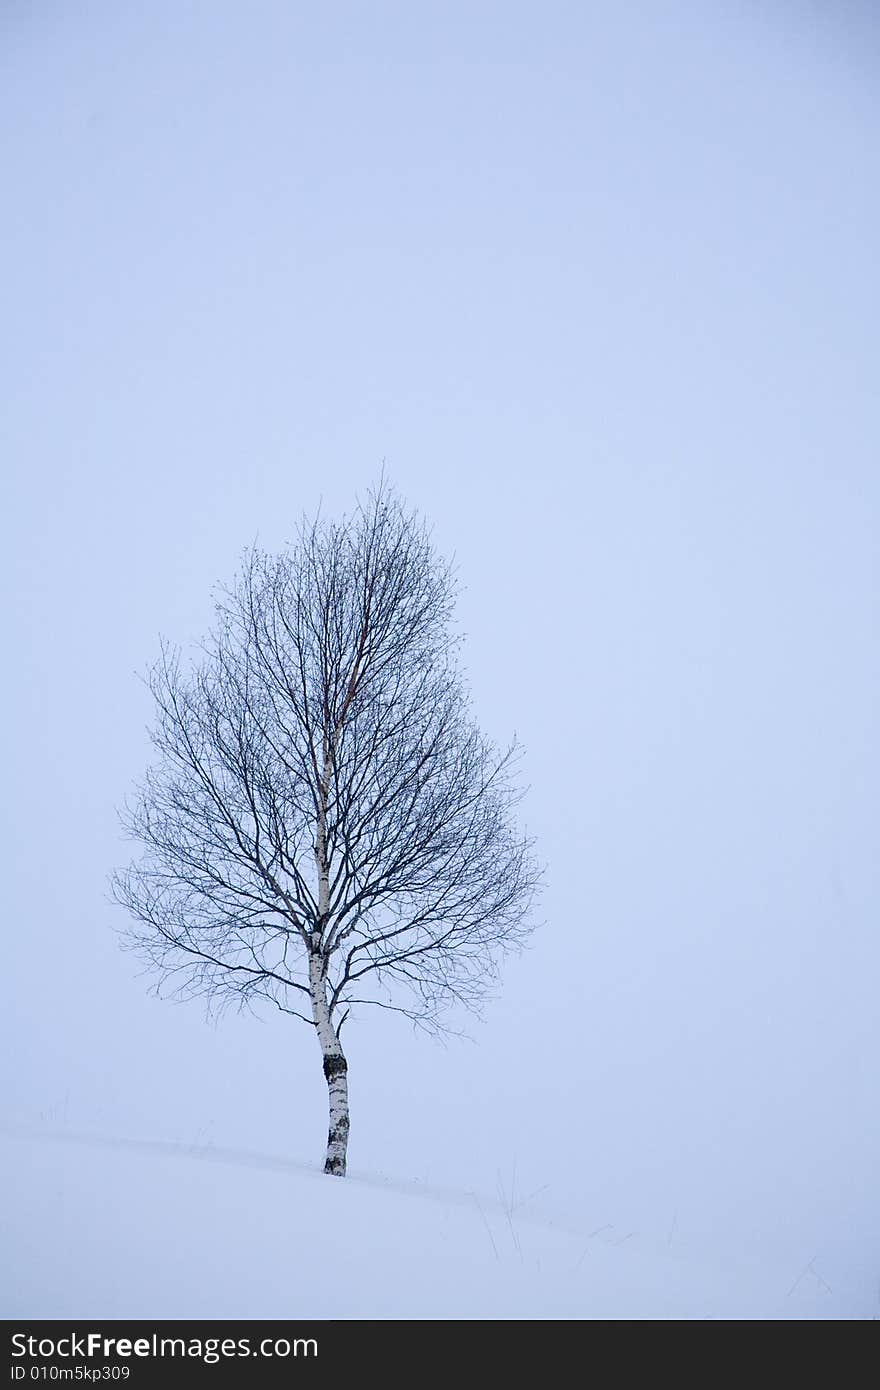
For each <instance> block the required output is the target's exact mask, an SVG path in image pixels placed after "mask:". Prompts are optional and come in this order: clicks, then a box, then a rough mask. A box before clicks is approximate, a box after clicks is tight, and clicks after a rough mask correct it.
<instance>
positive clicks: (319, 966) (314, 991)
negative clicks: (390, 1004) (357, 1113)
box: [309, 952, 349, 1178]
mask: <svg viewBox="0 0 880 1390" xmlns="http://www.w3.org/2000/svg"><path fill="white" fill-rule="evenodd" d="M309 989H310V992H311V996H312V1016H313V1017H314V1020H315V1029H316V1031H317V1034H318V1044H319V1046H320V1048H321V1055H322V1056H323V1058H324V1076H325V1078H326V1081H327V1090H328V1092H329V1099H330V1126H329V1130H328V1133H327V1156H326V1159H325V1161H324V1172H325V1173H332V1174H333V1175H334V1176H335V1177H338V1178H344V1177H345V1162H346V1152H347V1150H348V1130H349V1115H348V1063H347V1062H346V1060H345V1053H344V1052H343V1051H342V1045H341V1043H340V1041H339V1038H338V1037H337V1035H336V1029H335V1028H334V1027H333V1023H332V1021H331V1019H330V1010H329V1008H328V1006H327V987H326V983H325V978H324V966H323V960H322V957H321V956H320V954H319V953H317V952H312V953H310V955H309Z"/></svg>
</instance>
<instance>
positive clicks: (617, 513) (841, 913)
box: [0, 0, 880, 1274]
mask: <svg viewBox="0 0 880 1390" xmlns="http://www.w3.org/2000/svg"><path fill="white" fill-rule="evenodd" d="M829 11H830V13H829ZM878 76H880V36H878V23H877V15H876V11H874V13H873V14H872V6H870V5H868V4H864V5H859V4H856V3H842V4H840V5H835V6H830V7H829V6H823V5H820V4H810V3H807V0H803V3H801V0H788V3H783V2H782V0H780V3H766V4H761V5H758V4H748V3H733V0H731V3H726V4H720V3H719V4H715V3H705V2H704V3H693V4H683V3H670V4H666V5H658V4H652V3H647V0H645V2H644V3H634V2H632V3H621V4H615V5H609V4H606V3H601V4H600V3H595V4H593V3H570V4H561V3H542V4H537V3H519V4H517V3H504V4H501V3H493V4H486V3H479V0H477V2H476V3H474V2H473V0H470V2H469V3H443V4H440V3H436V4H435V3H426V2H425V0H419V3H407V4H403V3H401V4H383V3H363V4H352V3H341V4H334V5H319V4H311V5H307V4H299V3H293V2H292V0H291V2H290V3H281V0H278V3H272V0H256V3H250V4H247V5H245V4H234V3H218V0H213V2H212V3H207V2H206V3H182V2H181V0H156V3H152V4H149V5H144V4H137V3H133V0H122V2H120V0H115V2H114V3H100V0H95V3H90V4H86V3H82V4H77V3H54V4H53V3H44V4H36V5H35V4H25V3H23V2H20V3H15V0H13V2H12V3H10V0H7V3H5V4H4V5H3V6H2V13H0V131H2V136H0V138H2V142H3V152H2V170H0V172H2V199H3V216H2V233H0V235H2V241H3V255H2V270H0V276H2V302H3V322H4V332H3V334H2V339H0V359H2V362H0V365H2V387H0V393H2V408H0V437H2V453H3V461H4V472H5V473H6V474H7V480H6V483H5V484H4V488H5V489H9V491H8V493H7V496H8V499H9V500H8V505H6V506H5V507H4V513H5V521H6V538H5V541H4V546H3V560H4V562H5V564H7V565H8V566H9V570H8V579H7V583H6V595H7V604H6V607H7V617H8V619H9V624H8V628H7V631H8V637H7V656H8V658H9V659H8V663H6V669H7V674H6V677H5V680H4V681H3V684H2V695H0V699H2V706H3V708H2V727H3V731H4V735H5V739H6V742H7V747H6V751H5V754H4V759H3V762H4V771H5V779H6V795H5V796H4V798H3V810H4V816H5V832H4V845H5V847H6V850H7V856H8V860H7V862H8V867H7V872H6V883H5V888H6V891H5V893H4V914H3V915H4V948H3V969H2V971H0V991H2V1032H3V1043H4V1045H3V1047H2V1054H3V1063H2V1066H3V1072H4V1082H3V1084H4V1091H5V1094H6V1095H7V1096H8V1099H7V1100H6V1101H5V1102H4V1110H5V1113H6V1114H7V1117H8V1119H9V1121H10V1122H11V1123H19V1124H37V1123H39V1124H44V1125H45V1126H47V1127H49V1128H54V1129H63V1128H68V1129H74V1130H83V1131H89V1132H93V1133H102V1134H106V1135H114V1136H140V1137H152V1138H161V1139H169V1140H181V1141H185V1142H188V1143H192V1142H208V1141H212V1142H215V1143H217V1144H233V1145H238V1146H241V1147H248V1148H253V1149H255V1150H258V1151H260V1152H263V1153H278V1154H285V1153H287V1154H290V1155H291V1156H292V1157H295V1158H299V1159H302V1158H305V1159H311V1158H314V1159H316V1160H317V1159H318V1158H319V1157H320V1156H321V1152H322V1144H323V1139H324V1133H325V1104H326V1093H325V1090H324V1082H323V1078H322V1076H321V1073H320V1066H319V1055H318V1051H317V1048H316V1046H315V1042H314V1039H313V1037H311V1036H310V1034H309V1032H308V1030H307V1029H305V1028H304V1027H303V1026H302V1025H300V1024H297V1023H296V1022H295V1021H292V1020H284V1019H281V1018H279V1017H275V1018H271V1017H266V1018H265V1019H264V1020H263V1021H259V1020H253V1019H231V1020H229V1021H226V1022H223V1023H221V1024H220V1025H219V1026H217V1027H215V1026H213V1025H211V1026H208V1025H206V1024H205V1022H204V1020H203V1017H202V1013H201V1009H200V1006H199V1005H198V1004H189V1005H186V1004H173V1003H167V1002H161V1001H157V1000H155V999H153V998H151V997H149V995H148V992H147V985H146V982H145V981H144V980H143V979H141V978H139V977H138V975H137V968H138V967H137V964H136V962H135V961H134V960H133V959H132V958H131V957H130V956H126V955H124V954H123V953H121V952H120V951H119V949H118V946H117V943H116V940H115V938H114V928H115V927H119V926H121V925H122V922H121V920H120V916H119V910H118V909H116V908H114V907H113V906H111V904H110V903H109V901H108V899H107V889H106V876H107V873H108V871H109V870H110V869H111V868H112V867H113V866H114V865H115V864H117V863H119V862H120V861H123V860H124V859H125V858H126V856H127V854H128V849H127V847H126V846H125V845H124V844H123V843H121V841H120V838H119V831H118V827H117V821H116V812H115V807H116V806H117V805H118V804H119V803H120V802H121V800H122V798H123V797H124V795H125V793H126V791H127V790H128V789H129V787H130V786H131V784H132V783H133V782H134V781H135V780H136V779H137V777H138V776H139V775H140V773H141V771H142V769H143V766H144V764H145V761H146V758H147V754H148V748H147V741H146V736H145V732H144V729H145V725H146V722H147V719H148V717H149V707H148V703H147V697H146V695H145V692H144V690H143V688H142V687H141V685H140V684H139V683H138V680H137V678H136V674H135V673H136V672H137V671H142V670H143V669H144V667H145V666H146V665H147V663H148V662H149V661H150V660H151V659H152V658H153V657H154V655H155V654H156V651H157V647H158V640H159V634H160V633H162V634H165V635H166V636H168V637H169V638H171V639H172V640H175V641H180V642H183V643H186V642H187V641H189V640H190V639H192V638H196V637H198V636H199V634H200V633H201V632H202V631H203V630H204V628H205V627H206V625H207V623H208V622H209V621H210V613H211V589H212V586H213V585H214V584H215V583H216V582H218V581H222V580H224V579H228V578H229V577H230V576H231V575H232V573H233V572H234V570H235V567H236V564H237V560H238V556H239V554H240V551H241V549H242V547H243V546H245V545H246V544H247V543H248V542H250V541H251V540H253V539H254V537H257V536H258V537H259V539H260V541H261V543H262V544H264V545H266V546H268V547H277V546H280V545H281V544H283V543H284V542H285V541H286V540H287V539H288V538H289V537H290V536H291V535H292V533H293V531H294V528H295V524H296V520H297V518H298V516H299V515H300V513H301V511H302V510H303V509H305V510H306V511H309V512H311V511H313V510H314V509H315V508H316V507H317V505H318V504H319V502H323V506H324V508H325V510H327V511H328V512H336V511H339V510H342V509H344V508H346V507H348V506H350V505H351V503H352V501H353V499H354V496H355V494H356V493H358V492H363V491H364V490H365V489H366V487H367V486H368V485H369V484H370V483H371V482H372V481H373V480H375V478H376V477H377V474H378V471H379V468H380V466H381V462H382V460H383V459H384V460H385V461H386V467H387V471H388V473H389V475H390V477H391V479H392V480H393V481H394V483H395V484H396V485H397V487H398V488H399V489H400V490H401V492H402V493H403V494H404V496H405V497H406V498H407V499H408V500H409V501H410V502H411V503H412V504H414V505H415V506H417V507H418V508H419V509H420V510H422V511H423V512H424V513H425V514H426V515H427V517H428V518H429V519H430V520H431V521H432V522H433V523H434V525H435V534H436V539H437V543H438V546H440V548H441V549H442V550H444V551H445V552H447V553H454V554H455V555H456V557H457V560H458V563H459V566H460V571H461V577H462V580H463V582H464V584H465V585H466V592H465V594H464V596H463V599H462V603H461V609H460V616H461V619H462V622H463V625H464V627H465V629H466V631H467V633H468V638H469V640H468V645H467V649H466V656H465V659H466V663H467V666H468V669H469V672H470V677H471V681H472V688H473V695H474V701H475V706H476V710H477V713H478V716H479V718H480V721H481V722H482V724H483V726H484V727H485V728H486V730H487V732H489V733H491V734H493V735H494V736H496V737H497V738H498V739H500V740H503V739H505V738H506V737H507V736H508V735H509V734H510V733H511V732H513V731H514V730H515V731H516V733H517V734H518V735H519V737H520V739H521V740H522V742H523V743H524V745H525V748H526V754H527V757H526V763H525V774H526V777H527V780H528V782H529V784H530V791H529V794H528V796H527V799H526V801H525V803H524V806H523V815H524V817H525V819H526V821H527V824H528V827H529V829H530V830H531V831H532V832H533V833H534V834H535V835H536V836H537V837H538V842H539V848H540V853H541V855H542V857H543V858H544V859H545V860H546V862H547V865H548V871H547V885H548V886H547V892H546V894H545V898H544V903H543V908H542V911H543V915H544V919H545V924H544V926H543V927H542V929H541V931H540V932H539V933H538V934H537V935H536V937H535V938H534V946H533V948H532V950H531V951H530V952H529V953H528V954H527V955H526V956H525V957H524V958H523V959H521V960H520V961H518V962H516V963H515V964H514V965H512V966H511V967H510V968H509V970H508V971H507V974H506V980H505V987H504V990H503V993H502V995H501V997H500V998H499V1000H498V1002H497V1003H495V1004H494V1005H493V1006H492V1007H490V1008H489V1010H488V1011H487V1013H486V1018H485V1022H484V1023H483V1024H482V1025H478V1026H477V1027H476V1028H475V1030H474V1034H473V1036H474V1039H475V1041H474V1042H473V1043H458V1042H455V1043H452V1044H450V1045H449V1046H447V1047H446V1048H444V1047H442V1046H438V1045H436V1044H434V1043H431V1042H429V1041H425V1040H419V1039H418V1038H415V1039H414V1038H413V1036H412V1034H411V1033H410V1031H409V1029H408V1027H407V1025H406V1024H403V1023H400V1022H398V1021H397V1020H393V1019H385V1018H382V1017H378V1018H376V1019H373V1018H369V1017H366V1018H364V1019H363V1020H362V1022H361V1023H360V1024H359V1025H358V1026H357V1027H354V1026H352V1025H350V1027H351V1033H350V1037H349V1044H348V1045H349V1051H350V1058H351V1086H352V1107H353V1120H352V1125H353V1128H352V1144H351V1155H350V1156H351V1162H352V1166H353V1168H354V1169H355V1170H358V1169H362V1170H363V1169H370V1170H377V1169H379V1170H383V1171H386V1172H389V1173H396V1174H399V1175H401V1176H405V1177H421V1178H425V1179H432V1180H434V1181H437V1182H445V1183H448V1184H451V1185H457V1186H460V1187H468V1186H474V1187H482V1188H484V1189H486V1188H488V1189H489V1190H491V1189H492V1188H493V1187H494V1185H495V1183H496V1177H497V1173H498V1172H499V1170H501V1171H502V1172H503V1173H505V1174H506V1175H507V1177H508V1179H509V1177H510V1173H511V1169H512V1166H513V1165H514V1164H516V1167H517V1172H518V1175H519V1176H518V1178H517V1182H518V1183H520V1184H521V1185H522V1187H523V1188H525V1187H530V1188H536V1187H539V1186H541V1185H542V1184H545V1183H546V1184H549V1185H550V1187H549V1190H548V1192H547V1193H546V1194H544V1198H543V1200H545V1201H546V1202H548V1203H551V1204H552V1203H553V1202H556V1203H558V1206H559V1208H560V1210H562V1209H566V1210H569V1209H570V1208H571V1205H572V1203H574V1202H577V1203H579V1204H580V1206H581V1208H582V1209H583V1211H584V1212H588V1213H589V1212H594V1211H595V1212H597V1213H598V1214H599V1215H600V1216H602V1215H603V1214H604V1213H613V1215H610V1214H609V1215H608V1216H607V1217H606V1219H608V1220H618V1219H620V1220H621V1221H622V1222H623V1221H628V1222H630V1223H631V1224H634V1225H635V1224H639V1223H640V1228H641V1229H647V1228H649V1227H652V1223H653V1227H655V1228H656V1229H657V1230H658V1231H661V1232H665V1230H666V1229H667V1227H668V1226H669V1224H670V1222H671V1221H672V1220H676V1221H677V1222H678V1228H679V1229H680V1230H685V1231H687V1232H689V1233H692V1234H693V1235H694V1238H697V1237H699V1238H706V1239H710V1240H713V1241H716V1242H720V1243H725V1242H727V1243H730V1242H731V1241H734V1240H746V1239H748V1240H753V1241H755V1242H758V1241H761V1240H774V1241H780V1242H785V1241H789V1242H791V1243H794V1244H797V1243H798V1242H802V1243H803V1242H806V1243H809V1242H815V1245H814V1246H811V1249H812V1248H820V1247H821V1248H822V1249H831V1248H833V1249H834V1250H835V1251H836V1252H837V1257H838V1258H839V1259H841V1260H843V1261H844V1262H847V1261H848V1262H849V1264H850V1266H851V1267H853V1268H855V1267H857V1266H858V1267H864V1268H865V1269H866V1270H867V1269H868V1268H869V1267H870V1265H871V1262H872V1261H873V1268H874V1273H875V1274H876V1248H877V1240H878V1238H880V1210H878V1203H877V1195H876V1193H877V1171H878V1166H880V1106H878V1103H877V1093H878V1085H877V1074H878V1065H880V1063H878V1057H880V1018H878V1007H877V993H878V978H880V943H878V928H877V923H878V898H880V891H878V890H880V883H878V873H880V867H878V866H880V853H878V848H880V847H878V824H880V822H878V814H877V811H878V808H877V786H878V780H880V765H878V763H880V758H878V714H877V710H878V675H880V625H878V593H880V590H878V571H877V534H878V501H880V473H878V441H880V430H878V414H880V407H878V401H880V396H878V391H877V376H878V343H877V324H878V315H880V293H878V290H880V277H878V270H877V247H878V238H880V227H878V213H880V169H878V148H880V145H878V137H880V121H878V114H880V96H878V90H880V89H878ZM596 1224H598V1222H597V1223H596Z"/></svg>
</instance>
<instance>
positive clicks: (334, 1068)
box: [324, 1053, 348, 1084]
mask: <svg viewBox="0 0 880 1390" xmlns="http://www.w3.org/2000/svg"><path fill="white" fill-rule="evenodd" d="M347 1071H348V1063H347V1062H346V1060H345V1058H344V1057H340V1056H337V1055H336V1053H331V1054H330V1055H329V1056H326V1055H325V1057H324V1075H325V1077H326V1078H327V1082H328V1084H329V1083H330V1082H331V1081H334V1080H335V1079H336V1077H337V1076H345V1075H346V1073H347Z"/></svg>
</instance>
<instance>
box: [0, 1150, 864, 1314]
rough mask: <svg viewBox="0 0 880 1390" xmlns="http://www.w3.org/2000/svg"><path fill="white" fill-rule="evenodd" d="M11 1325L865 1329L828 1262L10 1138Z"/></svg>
mask: <svg viewBox="0 0 880 1390" xmlns="http://www.w3.org/2000/svg"><path fill="white" fill-rule="evenodd" d="M0 1155H2V1159H0V1162H2V1177H0V1182H2V1193H3V1202H4V1212H3V1216H2V1226H0V1233H2V1234H0V1247H2V1250H3V1259H2V1276H0V1278H2V1307H0V1313H2V1315H3V1316H5V1317H7V1318H9V1317H29V1318H38V1317H39V1318H84V1317H91V1318H95V1317H102V1318H107V1319H109V1318H135V1317H136V1318H145V1319H150V1318H156V1319H160V1318H329V1317H334V1318H340V1317H342V1318H383V1319H384V1318H437V1319H451V1318H493V1319H496V1318H497V1319H500V1318H785V1319H788V1318H795V1319H799V1318H822V1319H825V1318H834V1319H837V1318H870V1317H872V1316H874V1313H875V1312H876V1307H871V1306H869V1302H870V1300H869V1298H868V1295H867V1293H866V1292H865V1291H843V1290H841V1288H840V1287H839V1286H836V1287H832V1286H831V1285H830V1282H829V1277H828V1272H827V1271H826V1270H823V1268H822V1266H821V1262H820V1261H819V1260H818V1259H813V1258H811V1257H809V1256H807V1257H806V1258H805V1259H804V1260H803V1261H802V1262H798V1261H789V1262H786V1261H785V1260H782V1259H778V1258H777V1259H775V1260H772V1261H769V1262H768V1261H766V1260H761V1261H759V1260H757V1259H754V1258H750V1259H746V1258H744V1257H743V1256H741V1255H740V1256H739V1257H733V1256H726V1255H725V1253H724V1252H723V1251H720V1250H719V1251H717V1252H715V1253H711V1252H707V1251H706V1250H705V1249H702V1250H700V1251H696V1250H694V1249H693V1248H688V1247H687V1246H686V1245H684V1244H682V1243H681V1242H680V1241H679V1240H677V1239H676V1237H675V1232H674V1231H670V1233H669V1237H668V1238H667V1240H666V1241H665V1242H662V1243H661V1242H656V1241H655V1242H654V1243H653V1245H652V1243H651V1242H650V1241H649V1240H647V1239H645V1238H643V1237H642V1236H640V1234H639V1232H638V1231H632V1232H630V1231H627V1230H625V1229H619V1228H617V1227H615V1226H613V1225H608V1224H603V1223H602V1222H601V1221H599V1220H597V1221H596V1223H595V1224H594V1225H593V1226H592V1227H591V1228H589V1229H588V1228H587V1223H585V1222H584V1221H583V1218H582V1217H577V1218H574V1217H573V1218H572V1219H571V1220H570V1221H568V1220H566V1219H564V1217H560V1215H559V1213H558V1212H552V1211H551V1210H550V1209H549V1208H547V1207H546V1206H542V1194H540V1193H539V1194H536V1195H535V1196H532V1197H531V1198H530V1197H529V1194H528V1193H519V1192H517V1191H516V1189H515V1187H514V1186H513V1185H512V1184H511V1185H510V1186H509V1187H507V1188H506V1189H503V1190H502V1191H500V1192H499V1193H498V1194H496V1195H494V1196H489V1195H487V1194H480V1193H473V1192H464V1191H462V1192H455V1191H441V1190H436V1189H433V1190H432V1189H428V1188H426V1187H424V1186H421V1185H419V1184H417V1183H406V1182H402V1181H395V1180H392V1179H390V1178H384V1177H381V1176H377V1175H371V1174H367V1173H357V1172H356V1173H354V1174H353V1175H352V1176H351V1177H350V1178H348V1179H347V1180H345V1181H339V1180H336V1179H330V1178H326V1177H324V1175H323V1174H322V1173H320V1172H319V1171H317V1169H314V1168H310V1167H308V1166H307V1165H304V1164H303V1165H296V1164H293V1163H291V1162H288V1161H286V1160H284V1159H283V1158H281V1157H272V1156H268V1155H260V1154H257V1153H247V1152H244V1151H238V1150H232V1149H221V1148H217V1147H213V1146H205V1145H201V1146H199V1145H194V1146H186V1145H182V1144H172V1143H162V1142H160V1141H143V1140H134V1139H118V1138H117V1139H113V1138H108V1137H98V1136H87V1135H75V1134H72V1133H70V1132H67V1133H54V1134H50V1133H48V1132H47V1133H42V1134H40V1133H36V1132H31V1133H27V1132H25V1131H18V1132H6V1133H4V1134H2V1136H0Z"/></svg>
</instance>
